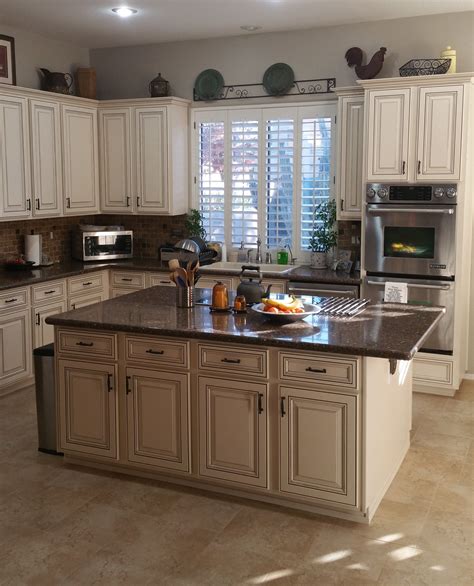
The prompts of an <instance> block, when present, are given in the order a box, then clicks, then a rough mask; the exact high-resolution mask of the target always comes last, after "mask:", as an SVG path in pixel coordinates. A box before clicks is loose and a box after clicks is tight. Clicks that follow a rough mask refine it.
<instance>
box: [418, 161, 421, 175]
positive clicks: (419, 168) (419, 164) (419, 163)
mask: <svg viewBox="0 0 474 586" xmlns="http://www.w3.org/2000/svg"><path fill="white" fill-rule="evenodd" d="M420 173H421V161H418V175H419V174H420Z"/></svg>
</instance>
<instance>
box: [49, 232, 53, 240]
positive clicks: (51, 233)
mask: <svg viewBox="0 0 474 586" xmlns="http://www.w3.org/2000/svg"><path fill="white" fill-rule="evenodd" d="M49 239H50V240H54V232H52V231H51V232H50V233H49Z"/></svg>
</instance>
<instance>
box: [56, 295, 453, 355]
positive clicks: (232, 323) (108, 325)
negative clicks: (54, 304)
mask: <svg viewBox="0 0 474 586" xmlns="http://www.w3.org/2000/svg"><path fill="white" fill-rule="evenodd" d="M203 293H204V295H210V290H203ZM444 311H445V310H444V308H440V307H420V306H416V307H414V306H410V305H401V304H382V303H380V304H378V303H377V304H371V305H369V306H368V307H367V309H365V311H363V312H362V313H360V314H359V315H357V316H355V317H353V318H350V319H345V318H335V317H326V316H320V317H318V316H313V317H310V318H307V319H306V320H304V321H300V322H296V323H293V324H287V325H278V324H275V323H273V322H271V321H269V320H268V319H267V318H265V317H263V316H261V315H259V314H256V313H255V312H253V311H252V310H251V309H250V310H249V311H248V313H247V314H244V315H237V316H234V315H232V314H228V313H211V312H210V311H209V308H208V307H204V306H196V307H194V308H193V309H178V308H177V307H176V291H175V289H171V288H170V287H151V288H150V289H144V290H141V291H138V292H136V293H131V294H129V295H124V296H122V297H117V298H116V299H110V300H109V301H104V302H102V303H96V304H95V305H90V306H88V307H84V308H81V309H76V310H74V311H68V312H66V313H61V314H58V315H55V316H52V317H48V318H47V319H46V322H47V323H49V324H53V325H57V326H67V327H77V328H88V329H99V330H112V331H120V332H133V333H138V334H154V335H157V336H167V337H170V336H171V337H181V338H187V339H190V338H192V339H194V338H197V339H203V340H209V341H213V342H227V343H245V344H254V345H260V346H276V347H281V348H290V349H294V350H313V351H317V352H333V353H339V354H351V355H359V356H373V357H378V358H390V359H397V360H410V359H412V358H413V356H414V355H415V353H416V352H417V350H418V348H420V346H421V345H422V343H423V341H424V340H425V339H426V337H427V336H428V334H429V333H430V332H431V330H432V329H433V327H434V326H435V325H436V323H437V322H438V321H439V320H440V319H441V316H442V315H443V314H444Z"/></svg>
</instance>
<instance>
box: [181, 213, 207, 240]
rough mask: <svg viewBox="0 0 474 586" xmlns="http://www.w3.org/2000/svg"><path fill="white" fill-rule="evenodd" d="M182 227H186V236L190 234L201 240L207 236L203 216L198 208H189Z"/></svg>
mask: <svg viewBox="0 0 474 586" xmlns="http://www.w3.org/2000/svg"><path fill="white" fill-rule="evenodd" d="M184 227H185V229H186V232H187V235H188V237H190V238H191V237H192V236H199V238H202V239H203V240H206V238H207V232H206V229H205V228H204V225H203V217H202V214H201V212H200V211H199V210H196V209H191V210H189V213H188V214H187V216H186V220H185V222H184Z"/></svg>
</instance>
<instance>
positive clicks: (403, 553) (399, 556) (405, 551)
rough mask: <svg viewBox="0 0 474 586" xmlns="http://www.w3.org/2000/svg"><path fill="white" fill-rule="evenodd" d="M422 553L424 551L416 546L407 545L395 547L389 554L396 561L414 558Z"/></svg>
mask: <svg viewBox="0 0 474 586" xmlns="http://www.w3.org/2000/svg"><path fill="white" fill-rule="evenodd" d="M421 553H423V552H422V551H421V550H420V549H415V546H413V545H407V546H405V547H400V549H394V550H393V551H391V552H390V553H389V554H388V555H389V556H390V557H391V558H392V559H393V560H395V561H396V562H402V561H403V560H408V559H410V558H414V557H416V556H417V555H420V554H421Z"/></svg>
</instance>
